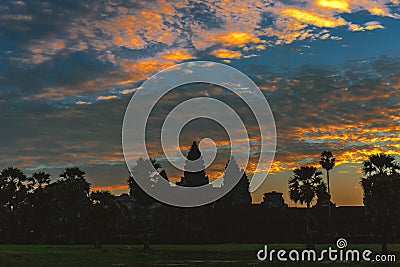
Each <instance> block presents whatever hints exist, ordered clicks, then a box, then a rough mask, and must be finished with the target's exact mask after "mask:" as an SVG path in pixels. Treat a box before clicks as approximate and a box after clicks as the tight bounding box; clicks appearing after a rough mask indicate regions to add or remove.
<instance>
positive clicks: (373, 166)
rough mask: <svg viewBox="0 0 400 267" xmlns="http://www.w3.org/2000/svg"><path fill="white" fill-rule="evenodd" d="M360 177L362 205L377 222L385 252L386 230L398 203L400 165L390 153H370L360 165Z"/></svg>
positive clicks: (393, 220) (389, 225)
mask: <svg viewBox="0 0 400 267" xmlns="http://www.w3.org/2000/svg"><path fill="white" fill-rule="evenodd" d="M362 170H363V173H364V175H365V178H362V179H361V185H362V188H363V191H364V205H365V207H366V211H367V213H368V215H369V216H370V217H371V219H372V220H373V221H375V222H376V223H377V225H376V226H377V227H378V229H379V231H380V233H381V237H382V240H381V241H382V242H381V243H382V253H383V254H386V253H387V235H388V233H387V230H388V229H391V227H392V226H393V222H395V221H396V220H395V217H396V212H397V210H398V207H399V204H400V197H399V195H400V194H399V188H400V175H399V173H400V166H399V165H398V164H397V163H396V161H395V159H394V157H393V156H391V155H385V154H376V155H371V156H370V157H369V160H367V161H364V163H363V167H362Z"/></svg>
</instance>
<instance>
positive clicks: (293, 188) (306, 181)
mask: <svg viewBox="0 0 400 267" xmlns="http://www.w3.org/2000/svg"><path fill="white" fill-rule="evenodd" d="M321 175H322V172H320V171H318V170H317V168H315V167H308V166H302V167H300V168H296V169H295V170H293V176H292V177H291V178H290V179H289V197H290V199H291V200H293V201H294V202H295V203H300V204H306V206H307V213H306V217H305V220H306V232H307V237H308V238H307V248H314V241H313V233H312V231H313V229H312V225H311V224H312V218H311V214H310V208H311V203H312V202H313V200H314V199H315V198H316V196H317V194H318V193H319V192H321V191H325V190H326V185H325V183H324V182H323V181H322V177H321Z"/></svg>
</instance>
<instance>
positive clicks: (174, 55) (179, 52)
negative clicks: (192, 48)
mask: <svg viewBox="0 0 400 267" xmlns="http://www.w3.org/2000/svg"><path fill="white" fill-rule="evenodd" d="M161 57H162V58H164V59H168V60H173V61H182V60H187V59H191V58H193V56H192V55H191V54H190V53H188V52H187V51H186V50H185V49H175V50H172V51H168V52H166V53H163V54H162V55H161Z"/></svg>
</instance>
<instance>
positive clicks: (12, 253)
mask: <svg viewBox="0 0 400 267" xmlns="http://www.w3.org/2000/svg"><path fill="white" fill-rule="evenodd" d="M328 246H329V245H318V246H317V250H318V249H323V248H326V247H328ZM262 247H263V245H257V244H250V245H249V244H221V245H154V246H152V247H151V250H150V251H148V252H146V251H144V250H143V249H142V247H141V246H139V245H107V246H104V248H103V249H102V250H98V249H94V247H93V246H90V245H79V246H72V245H0V266H7V267H13V266H24V267H31V266H32V267H33V266H35V267H39V266H57V267H63V266H66V267H67V266H68V267H70V266H79V267H90V266H96V267H102V266H104V267H105V266H258V265H270V266H277V265H278V266H307V264H304V263H290V264H289V263H279V262H277V261H275V262H273V263H271V262H263V263H261V262H259V261H258V260H257V258H256V253H257V251H258V250H259V249H261V248H262ZM332 247H333V248H334V247H335V246H332ZM268 248H271V249H287V250H291V249H303V248H304V245H296V244H275V245H270V246H268ZM348 248H351V249H356V248H357V249H360V250H364V249H370V250H372V251H374V252H379V249H380V246H379V245H352V246H349V247H348ZM389 252H390V253H391V254H395V255H396V256H397V262H396V263H391V264H386V265H380V264H377V263H366V262H364V263H357V264H356V263H347V264H344V263H337V264H333V263H331V262H323V264H322V265H324V266H331V265H337V266H339V264H340V266H400V261H399V259H400V244H392V245H389ZM308 265H313V266H319V265H321V263H315V264H308Z"/></svg>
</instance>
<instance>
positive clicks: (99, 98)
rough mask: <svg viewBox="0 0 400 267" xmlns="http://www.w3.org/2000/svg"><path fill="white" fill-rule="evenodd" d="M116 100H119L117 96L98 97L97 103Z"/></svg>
mask: <svg viewBox="0 0 400 267" xmlns="http://www.w3.org/2000/svg"><path fill="white" fill-rule="evenodd" d="M115 98H118V97H117V96H116V95H106V96H99V97H97V101H102V100H110V99H115Z"/></svg>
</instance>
